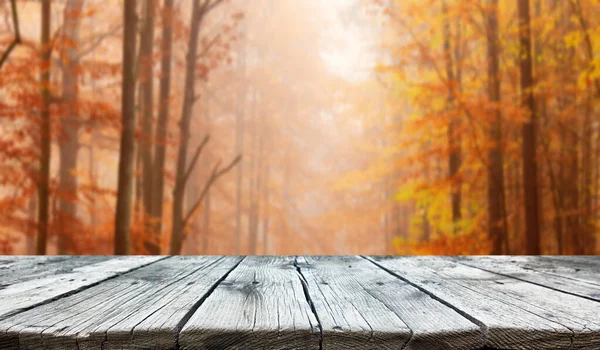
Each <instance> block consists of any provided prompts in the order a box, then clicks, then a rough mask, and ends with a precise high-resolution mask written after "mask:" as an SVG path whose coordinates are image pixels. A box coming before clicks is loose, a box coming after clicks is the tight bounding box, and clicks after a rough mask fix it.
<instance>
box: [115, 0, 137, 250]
mask: <svg viewBox="0 0 600 350" xmlns="http://www.w3.org/2000/svg"><path fill="white" fill-rule="evenodd" d="M123 20H124V28H123V68H122V71H123V83H122V96H121V145H120V155H119V179H118V189H117V206H116V214H115V243H114V245H115V250H114V252H115V255H126V254H129V251H130V244H129V242H130V239H129V229H130V226H131V200H132V191H133V167H134V162H135V160H134V158H135V104H134V101H135V80H136V79H135V51H136V47H135V45H136V44H135V43H136V36H137V33H136V25H137V15H136V0H124V5H123Z"/></svg>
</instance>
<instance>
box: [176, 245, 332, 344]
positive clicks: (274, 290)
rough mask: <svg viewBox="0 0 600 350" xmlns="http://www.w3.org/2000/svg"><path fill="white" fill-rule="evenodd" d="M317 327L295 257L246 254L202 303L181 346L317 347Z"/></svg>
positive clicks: (183, 336)
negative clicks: (295, 263)
mask: <svg viewBox="0 0 600 350" xmlns="http://www.w3.org/2000/svg"><path fill="white" fill-rule="evenodd" d="M319 341H320V336H319V325H318V323H317V319H316V317H315V315H314V314H313V312H312V310H311V308H310V305H309V303H308V302H307V300H306V297H305V294H304V290H303V286H302V283H301V276H300V275H299V274H298V272H297V271H296V268H295V266H294V259H293V258H291V257H269V256H264V257H259V256H253V257H246V258H245V259H244V261H242V263H241V264H240V265H239V266H238V267H237V268H236V269H235V270H234V271H233V272H232V273H231V274H229V276H227V278H226V279H225V280H224V281H223V282H222V283H221V284H219V286H218V287H217V288H216V289H215V290H214V292H213V293H212V294H211V295H210V296H209V297H208V298H207V299H206V300H205V301H204V303H202V305H200V307H199V308H198V310H197V311H196V312H195V313H194V314H193V315H192V317H191V318H190V319H189V321H188V322H187V323H186V325H185V326H184V327H183V329H182V331H181V334H180V335H179V345H180V348H181V349H239V350H242V349H278V350H286V349H289V350H292V349H314V350H316V349H319Z"/></svg>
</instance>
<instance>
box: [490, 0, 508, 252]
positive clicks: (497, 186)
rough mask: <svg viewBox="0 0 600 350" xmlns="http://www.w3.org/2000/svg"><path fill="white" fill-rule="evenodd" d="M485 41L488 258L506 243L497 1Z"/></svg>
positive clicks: (491, 1) (493, 7)
mask: <svg viewBox="0 0 600 350" xmlns="http://www.w3.org/2000/svg"><path fill="white" fill-rule="evenodd" d="M489 5H490V10H489V13H488V16H487V19H488V25H487V28H488V37H487V60H488V84H489V85H488V92H489V98H490V103H491V105H492V113H493V116H494V119H493V121H492V124H491V127H490V140H491V141H492V142H493V146H492V147H491V148H490V150H489V151H488V232H489V236H490V241H491V242H492V254H502V253H503V246H504V241H505V239H506V232H505V225H504V218H505V216H504V215H503V197H504V161H503V159H502V112H501V111H500V104H501V101H500V67H499V59H498V58H499V56H498V53H499V51H500V50H499V48H498V45H499V38H498V0H490V2H489Z"/></svg>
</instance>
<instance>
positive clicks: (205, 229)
mask: <svg viewBox="0 0 600 350" xmlns="http://www.w3.org/2000/svg"><path fill="white" fill-rule="evenodd" d="M210 202H211V191H210V190H208V192H207V193H206V199H205V200H204V215H203V222H202V254H208V242H209V240H210Z"/></svg>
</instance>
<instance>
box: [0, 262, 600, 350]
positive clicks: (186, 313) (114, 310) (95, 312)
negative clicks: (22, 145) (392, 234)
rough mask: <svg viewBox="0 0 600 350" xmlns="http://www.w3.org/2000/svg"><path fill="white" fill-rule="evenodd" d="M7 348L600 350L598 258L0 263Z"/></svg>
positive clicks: (2, 345)
mask: <svg viewBox="0 0 600 350" xmlns="http://www.w3.org/2000/svg"><path fill="white" fill-rule="evenodd" d="M0 349H423V350H428V349H600V257H523V256H518V257H509V256H507V257H470V258H467V257H445V258H444V257H358V256H356V257H354V256H344V257H314V256H304V257H288V256H278V257H218V256H207V257H206V256H205V257H203V256H198V257H175V256H173V257H165V256H161V257H148V256H143V257H142V256H137V257H100V256H96V257H91V256H80V257H62V256H55V257H26V256H22V257H12V256H4V257H2V256H0Z"/></svg>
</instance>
